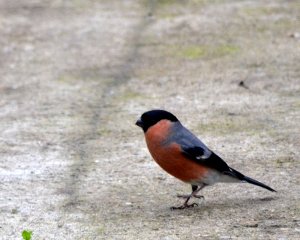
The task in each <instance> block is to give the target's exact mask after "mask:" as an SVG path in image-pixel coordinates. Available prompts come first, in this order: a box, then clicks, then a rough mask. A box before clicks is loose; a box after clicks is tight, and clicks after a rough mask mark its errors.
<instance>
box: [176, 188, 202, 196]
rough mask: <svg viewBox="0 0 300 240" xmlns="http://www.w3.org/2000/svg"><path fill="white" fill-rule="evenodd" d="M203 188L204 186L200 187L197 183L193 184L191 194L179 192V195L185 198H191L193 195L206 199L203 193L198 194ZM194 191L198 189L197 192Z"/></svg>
mask: <svg viewBox="0 0 300 240" xmlns="http://www.w3.org/2000/svg"><path fill="white" fill-rule="evenodd" d="M201 189H202V188H200V189H198V186H197V185H192V193H191V194H177V197H178V198H184V199H187V198H191V197H194V198H199V199H204V196H202V195H196V194H197V193H198V192H199V191H200V190H201ZM196 190H197V191H196ZM194 191H196V192H195V193H194ZM191 195H192V196H191Z"/></svg>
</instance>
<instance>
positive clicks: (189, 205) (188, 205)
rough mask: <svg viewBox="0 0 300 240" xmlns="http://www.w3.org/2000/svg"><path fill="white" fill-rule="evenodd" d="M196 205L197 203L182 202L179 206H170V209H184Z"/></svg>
mask: <svg viewBox="0 0 300 240" xmlns="http://www.w3.org/2000/svg"><path fill="white" fill-rule="evenodd" d="M196 206H198V204H197V203H192V204H183V205H181V206H179V207H171V210H182V209H185V208H192V207H196Z"/></svg>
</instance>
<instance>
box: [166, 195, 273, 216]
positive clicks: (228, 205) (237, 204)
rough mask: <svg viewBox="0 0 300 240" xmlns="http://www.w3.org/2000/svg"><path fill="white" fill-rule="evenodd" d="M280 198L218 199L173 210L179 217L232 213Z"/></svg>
mask: <svg viewBox="0 0 300 240" xmlns="http://www.w3.org/2000/svg"><path fill="white" fill-rule="evenodd" d="M277 199H279V197H263V198H253V197H252V198H251V197H247V198H236V199H232V198H231V199H218V200H202V201H200V202H199V201H198V202H197V203H198V204H199V205H198V206H196V207H193V208H186V209H182V210H171V209H169V211H172V212H174V213H175V214H179V215H190V214H193V213H196V214H200V213H202V212H204V211H206V212H213V211H231V210H232V209H236V208H240V209H248V208H251V207H253V206H254V205H255V206H257V205H263V204H266V203H267V202H271V201H276V200H277Z"/></svg>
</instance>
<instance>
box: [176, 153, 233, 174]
mask: <svg viewBox="0 0 300 240" xmlns="http://www.w3.org/2000/svg"><path fill="white" fill-rule="evenodd" d="M182 153H183V154H184V155H185V156H186V157H187V158H189V159H190V160H192V161H195V162H197V163H199V164H202V165H204V166H206V167H209V168H212V169H216V170H218V171H219V172H230V168H229V167H228V165H227V163H226V162H224V161H223V160H222V158H220V157H219V156H218V155H217V154H215V153H214V152H212V151H211V152H210V155H209V156H208V155H207V154H205V150H204V149H203V148H201V147H182Z"/></svg>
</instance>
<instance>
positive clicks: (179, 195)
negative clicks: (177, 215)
mask: <svg viewBox="0 0 300 240" xmlns="http://www.w3.org/2000/svg"><path fill="white" fill-rule="evenodd" d="M177 197H178V198H184V199H188V198H190V197H194V198H198V199H203V200H204V199H205V198H204V196H202V195H192V196H191V195H190V194H189V195H188V194H186V195H182V194H177Z"/></svg>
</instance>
